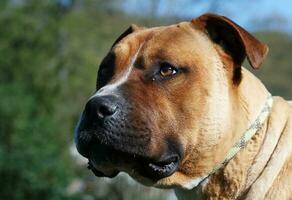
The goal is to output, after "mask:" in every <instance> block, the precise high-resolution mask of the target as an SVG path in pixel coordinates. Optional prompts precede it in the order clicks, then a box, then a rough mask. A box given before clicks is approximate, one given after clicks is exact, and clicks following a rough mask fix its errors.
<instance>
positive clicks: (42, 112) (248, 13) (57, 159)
mask: <svg viewBox="0 0 292 200" xmlns="http://www.w3.org/2000/svg"><path fill="white" fill-rule="evenodd" d="M291 8H292V1H290V0H278V1H274V0H244V1H243V0H233V1H227V0H221V1H218V0H148V1H138V0H124V1H122V0H95V1H94V0H42V1H40V0H10V1H9V0H1V1H0V199H3V200H23V199H30V200H36V199H37V200H39V199H42V200H47V199H48V200H58V199H70V200H71V199H72V200H75V199H76V200H79V199H81V200H94V199H111V200H118V199H127V200H128V199H139V200H143V199H175V197H174V195H173V192H172V191H169V190H163V191H162V190H157V189H153V188H149V187H144V186H141V185H140V184H138V183H136V182H134V181H133V180H132V179H130V178H129V177H128V176H127V175H125V174H121V175H120V176H118V177H117V178H115V179H113V180H110V179H107V178H104V179H101V178H99V179H98V178H96V177H94V176H93V174H92V173H91V172H90V171H89V170H86V164H84V160H82V158H81V157H80V156H78V154H77V153H76V151H75V148H74V145H73V130H74V127H75V124H76V121H77V120H78V117H79V114H80V112H81V111H82V109H83V106H84V102H85V101H86V100H87V98H88V97H89V96H90V95H91V94H92V93H93V92H94V90H95V81H96V73H97V70H98V65H99V63H100V61H101V59H102V58H103V56H104V55H105V54H106V53H107V51H108V50H109V48H110V46H111V44H112V43H113V41H114V40H115V39H116V38H117V37H118V36H119V35H120V34H121V33H122V32H123V31H124V30H125V29H126V28H127V27H128V26H129V25H130V24H131V23H137V24H140V25H143V26H157V25H161V24H164V25H165V24H172V23H175V22H178V21H183V20H190V19H191V18H192V17H195V16H198V15H200V14H202V13H204V12H216V13H219V14H222V15H226V16H228V17H230V18H232V19H233V20H234V21H235V22H237V23H239V24H240V25H241V26H243V27H244V28H246V29H247V30H248V31H250V32H253V33H254V34H255V35H256V36H257V37H258V38H259V39H260V40H262V41H264V42H265V43H267V44H268V45H269V47H270V53H269V56H268V58H267V59H266V61H265V62H264V64H263V66H262V68H261V69H260V70H258V71H254V70H253V72H254V73H255V74H256V75H257V76H258V77H260V78H261V80H263V82H264V83H265V84H266V86H267V87H268V89H269V90H270V91H271V92H272V93H273V94H274V95H281V96H284V97H285V98H286V99H292V35H291V34H292V12H291ZM245 65H246V66H248V64H247V63H246V64H245Z"/></svg>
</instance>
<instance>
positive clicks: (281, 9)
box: [123, 0, 292, 33]
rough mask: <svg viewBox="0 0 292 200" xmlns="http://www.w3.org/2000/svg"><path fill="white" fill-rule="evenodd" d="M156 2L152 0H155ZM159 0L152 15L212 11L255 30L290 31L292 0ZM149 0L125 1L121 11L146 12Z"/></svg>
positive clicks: (188, 15) (184, 15)
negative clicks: (214, 4)
mask: <svg viewBox="0 0 292 200" xmlns="http://www.w3.org/2000/svg"><path fill="white" fill-rule="evenodd" d="M154 1H155V0H154ZM215 1H216V0H159V1H157V2H159V4H157V10H156V11H155V14H156V15H158V16H167V15H175V16H180V17H183V18H192V17H195V16H198V15H200V14H202V13H204V12H210V11H213V12H214V11H215V12H217V13H219V14H222V15H225V16H227V17H229V18H232V19H233V20H234V21H235V22H237V23H239V24H240V25H242V26H243V27H245V28H247V29H249V30H251V31H254V30H262V29H265V30H266V29H268V30H280V31H285V32H289V33H292V0H217V2H216V4H217V6H215V9H211V10H210V8H211V6H210V5H211V2H213V3H214V2H215ZM151 2H152V1H146V0H145V1H141V0H125V1H124V3H123V10H125V11H126V12H128V13H130V14H131V13H134V14H142V15H143V14H149V12H148V11H149V10H150V8H151Z"/></svg>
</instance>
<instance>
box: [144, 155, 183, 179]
mask: <svg viewBox="0 0 292 200" xmlns="http://www.w3.org/2000/svg"><path fill="white" fill-rule="evenodd" d="M179 160H180V159H179V156H178V155H171V156H169V157H168V158H166V159H163V160H161V161H156V162H155V161H153V162H146V163H145V164H144V166H143V168H144V169H145V172H146V176H148V177H150V178H151V179H161V178H165V177H168V176H170V175H172V174H173V173H174V172H175V171H176V170H177V168H178V166H179Z"/></svg>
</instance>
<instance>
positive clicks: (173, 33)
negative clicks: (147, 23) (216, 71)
mask: <svg viewBox="0 0 292 200" xmlns="http://www.w3.org/2000/svg"><path fill="white" fill-rule="evenodd" d="M202 38H203V39H202ZM206 38H207V37H206V36H205V35H204V34H203V33H202V32H201V31H199V30H196V29H194V27H193V26H192V25H191V23H189V22H181V23H179V24H175V25H170V26H163V27H155V28H149V29H143V30H138V31H135V32H133V33H132V34H130V35H128V36H127V37H125V38H124V39H122V40H121V41H120V42H119V43H118V44H117V45H116V46H115V47H114V53H115V55H116V70H115V71H116V73H119V72H121V71H124V70H125V69H126V68H128V67H129V65H130V64H131V63H132V62H133V63H132V64H134V65H135V67H143V66H140V65H143V64H146V66H147V62H151V61H153V60H155V59H161V60H166V61H167V60H172V61H173V62H174V63H176V62H178V63H181V62H183V61H187V59H184V58H183V57H182V56H180V55H185V56H187V55H189V54H193V55H195V54H199V53H200V52H202V50H204V49H206V48H205V47H206V44H204V40H206ZM208 48H209V47H208ZM133 59H134V60H133Z"/></svg>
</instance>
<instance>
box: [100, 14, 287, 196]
mask: <svg viewBox="0 0 292 200" xmlns="http://www.w3.org/2000/svg"><path fill="white" fill-rule="evenodd" d="M210 17H211V18H212V20H213V19H214V20H219V21H220V20H223V21H224V23H226V24H224V26H230V27H231V28H232V30H235V31H236V33H238V35H236V37H237V38H240V39H241V42H239V43H240V44H241V45H242V47H241V48H245V49H243V50H244V51H245V54H246V55H244V57H243V58H242V57H240V58H239V61H238V63H237V62H235V58H233V57H232V56H230V55H229V54H228V53H226V51H225V50H224V49H223V48H222V46H221V45H220V44H215V42H214V41H213V40H211V39H210V33H207V30H206V29H207V28H206V24H207V20H208V19H209V18H210ZM140 48H141V49H140ZM112 51H113V52H114V53H115V55H116V58H117V59H116V63H115V64H116V67H115V74H114V76H113V78H112V79H111V81H110V83H114V82H115V81H116V80H118V79H119V78H120V76H122V74H124V72H125V71H126V70H127V69H126V66H129V63H130V62H131V60H132V58H133V56H134V55H135V60H137V62H135V63H133V65H134V66H137V65H139V66H138V67H140V68H141V69H136V68H135V69H133V70H132V71H131V73H130V74H129V77H128V79H127V81H126V82H125V83H124V84H123V87H124V89H125V90H126V91H130V92H129V94H128V96H127V98H128V99H129V101H133V102H135V103H136V104H135V108H137V111H136V112H134V113H133V114H132V115H131V116H129V117H131V119H133V120H132V121H133V123H137V124H138V125H137V126H139V121H137V120H136V119H141V118H142V119H143V120H144V119H146V120H147V124H148V125H149V126H148V128H149V130H150V131H151V140H150V141H149V144H147V146H146V147H145V153H147V155H149V156H151V157H159V156H160V155H162V154H163V152H164V149H165V143H164V141H165V138H168V137H172V138H175V139H176V140H177V141H179V142H180V144H181V145H182V147H183V151H184V155H183V158H182V160H181V163H180V166H179V168H178V170H177V171H176V172H175V173H174V174H172V175H171V176H169V177H166V178H163V179H160V180H158V181H157V182H153V181H151V180H149V179H147V178H145V177H142V176H140V175H139V174H138V173H136V172H135V171H134V170H132V169H131V167H129V168H123V169H122V170H123V171H126V172H127V173H129V175H130V176H132V177H134V178H135V179H136V180H138V181H139V182H142V183H143V184H146V185H151V186H155V187H162V188H176V193H177V195H178V196H179V197H180V198H181V199H189V198H194V199H195V198H196V197H197V198H202V199H250V200H260V199H291V198H292V177H291V176H292V175H291V174H292V168H291V166H292V164H291V161H292V158H291V152H292V149H291V147H292V145H291V141H292V140H291V139H292V108H291V106H289V105H288V103H287V101H285V100H283V99H282V98H280V97H274V105H273V108H272V111H271V113H270V115H269V117H268V119H267V120H266V121H265V123H264V125H263V126H262V128H261V129H260V130H259V131H258V132H257V133H256V134H255V135H254V137H253V138H252V139H251V140H250V141H249V142H248V144H247V146H246V147H245V148H244V149H242V150H241V151H240V152H239V153H238V154H237V155H236V156H235V157H234V158H233V159H232V160H230V161H229V162H228V164H227V165H225V166H224V167H223V168H221V169H219V170H218V171H217V172H216V173H215V174H213V175H211V176H210V177H208V179H207V180H206V181H204V183H202V184H200V185H199V186H198V187H196V188H194V189H193V190H191V191H187V190H184V189H183V188H184V187H185V185H186V184H188V183H190V182H191V181H193V180H201V179H202V178H204V177H205V176H206V175H208V173H209V172H210V171H211V170H212V169H213V167H214V166H215V165H216V164H218V163H220V162H222V161H223V160H224V158H225V156H226V154H227V152H228V151H229V150H230V148H231V147H232V146H233V144H234V143H235V142H237V141H238V140H239V138H240V137H241V136H242V134H243V133H244V132H245V131H246V130H247V128H248V127H249V125H251V124H252V123H253V122H254V121H255V119H256V118H257V116H258V115H259V113H260V111H261V108H262V106H263V105H264V103H265V101H266V98H267V96H268V94H269V92H268V91H267V89H266V88H265V86H264V85H263V84H262V83H261V81H260V80H259V79H257V78H256V77H255V76H254V75H253V74H252V73H250V72H249V71H248V70H247V69H245V68H243V67H242V72H241V74H242V77H240V78H241V79H240V80H239V79H238V80H235V79H234V77H233V76H234V71H235V70H236V69H238V68H240V67H241V65H239V64H241V63H239V62H240V61H243V59H244V58H245V56H247V57H248V59H249V60H250V63H251V65H252V66H253V67H254V68H259V65H260V63H261V62H262V60H263V59H264V57H265V56H266V54H267V47H266V46H265V45H263V44H261V43H260V42H259V41H258V40H256V39H255V38H254V37H253V36H251V35H250V34H248V33H247V32H246V31H244V30H243V29H242V28H241V27H239V26H238V25H235V24H234V23H233V22H231V21H229V20H228V19H226V18H223V19H221V18H220V16H219V17H218V16H216V15H209V14H208V15H206V16H203V17H200V18H199V19H195V20H193V21H192V22H182V23H180V24H177V25H172V26H168V27H158V28H150V29H146V28H143V29H139V28H138V27H136V26H135V30H133V33H132V34H129V35H128V36H125V37H124V38H121V39H120V41H117V44H116V45H115V46H114V47H113V49H112ZM137 52H138V53H137ZM236 56H237V55H236ZM239 56H242V55H241V53H239ZM138 61H139V62H138ZM142 61H143V62H142ZM158 61H167V62H170V63H172V64H174V65H177V66H188V67H189V69H188V70H189V71H188V73H184V74H181V75H180V76H177V77H176V78H174V79H170V80H168V81H165V82H159V83H156V82H155V80H154V81H153V80H151V81H149V80H146V79H145V77H144V76H143V73H144V72H145V71H147V70H149V69H151V67H153V66H154V65H155V64H156V63H157V62H158ZM142 65H143V66H142ZM145 91H147V92H145ZM289 143H290V144H289ZM112 167H113V168H114V167H116V166H112ZM99 170H102V169H101V168H99Z"/></svg>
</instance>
